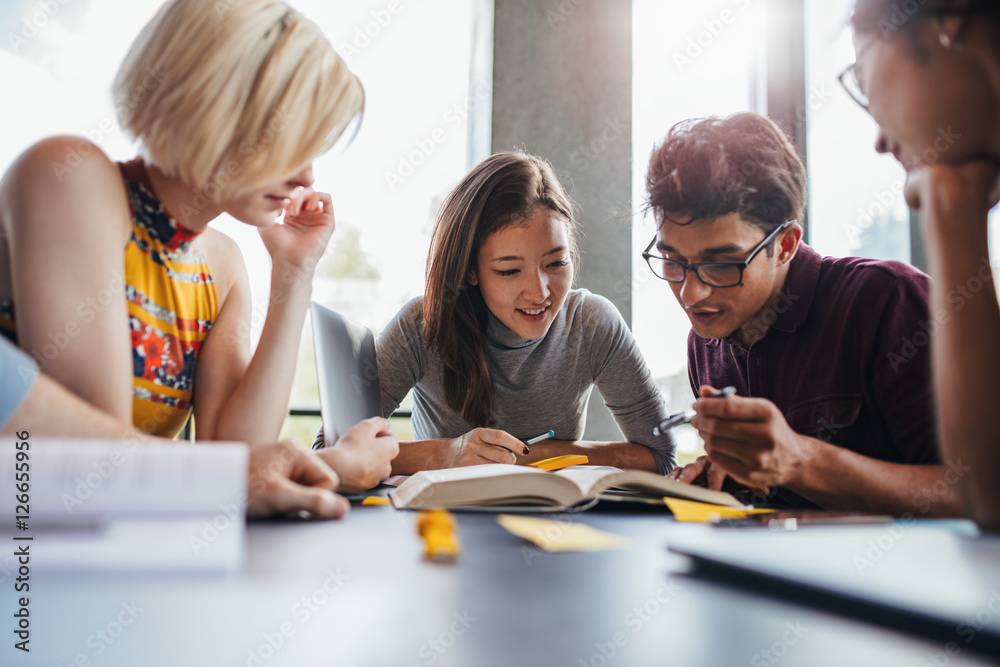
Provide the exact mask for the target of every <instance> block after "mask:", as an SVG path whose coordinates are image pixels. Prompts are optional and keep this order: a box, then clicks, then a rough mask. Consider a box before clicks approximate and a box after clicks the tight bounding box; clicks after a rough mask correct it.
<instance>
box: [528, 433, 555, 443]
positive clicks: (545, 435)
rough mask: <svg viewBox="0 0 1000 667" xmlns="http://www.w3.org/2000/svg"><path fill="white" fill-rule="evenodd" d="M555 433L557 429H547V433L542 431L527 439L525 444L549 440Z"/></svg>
mask: <svg viewBox="0 0 1000 667" xmlns="http://www.w3.org/2000/svg"><path fill="white" fill-rule="evenodd" d="M555 434H556V432H555V431H546V432H545V433H542V434H541V435H536V436H535V437H534V438H532V439H531V440H525V441H524V444H526V445H529V446H530V445H533V444H535V443H536V442H541V441H542V440H548V439H549V438H551V437H552V436H554V435H555Z"/></svg>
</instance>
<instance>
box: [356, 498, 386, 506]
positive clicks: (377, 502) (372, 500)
mask: <svg viewBox="0 0 1000 667" xmlns="http://www.w3.org/2000/svg"><path fill="white" fill-rule="evenodd" d="M361 504H362V505H391V504H392V501H390V500H389V499H388V498H381V497H379V496H368V497H367V498H365V499H364V500H362V501H361Z"/></svg>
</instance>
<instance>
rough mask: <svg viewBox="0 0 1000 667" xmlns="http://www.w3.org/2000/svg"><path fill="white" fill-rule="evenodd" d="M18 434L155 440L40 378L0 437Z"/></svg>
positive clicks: (44, 378)
mask: <svg viewBox="0 0 1000 667" xmlns="http://www.w3.org/2000/svg"><path fill="white" fill-rule="evenodd" d="M22 431H27V432H29V433H31V434H33V435H34V436H36V437H46V438H58V437H73V438H122V439H127V440H130V441H131V440H140V441H145V440H149V441H152V442H156V441H158V440H159V438H151V437H149V436H147V435H146V434H144V433H142V432H141V431H137V430H136V429H134V428H132V426H131V425H129V424H125V423H124V422H121V421H119V420H118V419H116V418H114V417H112V416H111V415H109V414H107V413H106V412H103V411H101V410H98V409H97V408H95V407H94V406H92V405H90V404H89V403H87V402H85V401H84V400H83V399H81V398H79V397H78V396H76V395H75V394H73V393H71V392H70V391H68V390H67V389H65V388H64V387H63V386H62V385H60V384H59V383H57V382H56V381H54V380H52V379H51V378H49V377H48V376H46V375H42V374H40V375H39V376H38V377H37V378H36V380H35V384H34V385H33V386H32V388H31V390H30V391H29V392H28V395H27V396H26V397H25V399H24V402H23V403H21V405H20V407H18V409H17V410H16V411H14V414H12V415H11V417H10V419H8V420H7V422H6V423H5V424H3V425H2V428H0V434H4V435H12V434H14V433H17V432H22Z"/></svg>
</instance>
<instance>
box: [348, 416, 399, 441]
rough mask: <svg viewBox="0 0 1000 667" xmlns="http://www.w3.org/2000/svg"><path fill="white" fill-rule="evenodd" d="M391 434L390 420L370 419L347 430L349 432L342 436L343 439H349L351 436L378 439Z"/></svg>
mask: <svg viewBox="0 0 1000 667" xmlns="http://www.w3.org/2000/svg"><path fill="white" fill-rule="evenodd" d="M388 433H389V420H388V419H386V418H385V417H369V418H368V419H362V420H361V421H359V422H358V423H357V424H355V425H354V426H352V427H351V428H349V429H347V432H346V433H344V435H342V436H341V438H348V437H350V436H352V435H353V436H355V437H362V438H376V437H378V436H380V435H385V434H388Z"/></svg>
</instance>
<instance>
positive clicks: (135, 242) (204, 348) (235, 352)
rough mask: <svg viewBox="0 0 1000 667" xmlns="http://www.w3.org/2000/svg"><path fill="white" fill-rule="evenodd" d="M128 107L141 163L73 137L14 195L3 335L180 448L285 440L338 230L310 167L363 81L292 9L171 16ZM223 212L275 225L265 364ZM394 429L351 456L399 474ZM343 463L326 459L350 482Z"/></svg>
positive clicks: (145, 35) (16, 171)
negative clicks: (188, 432)
mask: <svg viewBox="0 0 1000 667" xmlns="http://www.w3.org/2000/svg"><path fill="white" fill-rule="evenodd" d="M114 98H115V106H116V110H117V112H118V116H119V121H120V123H121V125H122V127H123V128H124V130H125V131H126V132H128V133H129V134H130V135H131V136H132V137H134V138H135V140H136V141H137V142H138V144H139V157H137V158H135V159H133V160H131V161H129V162H126V163H115V162H112V161H111V160H110V159H108V157H107V156H106V155H104V153H102V152H101V150H100V149H99V148H98V147H97V146H95V145H93V144H92V143H90V142H88V141H86V140H83V139H78V138H73V137H55V138H51V139H47V140H45V141H42V142H39V143H38V144H36V145H35V146H32V147H31V148H29V149H28V150H27V151H26V152H25V153H24V154H23V155H21V156H20V157H19V158H18V159H17V161H16V162H15V163H14V164H13V165H12V166H11V167H10V169H9V171H8V172H7V174H6V175H5V177H4V179H3V181H2V183H0V333H2V334H4V335H6V336H7V337H8V338H10V339H11V340H12V341H15V342H17V343H18V344H19V345H20V347H21V348H22V349H24V350H25V351H26V352H28V353H29V354H31V355H32V356H33V357H34V358H35V360H36V361H37V362H38V365H39V366H40V368H41V370H42V371H44V372H45V373H46V374H48V375H50V376H51V377H52V378H53V379H54V380H56V381H58V382H59V383H61V384H62V385H64V386H65V387H66V388H67V389H69V390H70V391H72V392H73V393H74V394H76V395H77V396H79V397H80V398H82V399H83V400H84V401H86V402H88V403H90V404H91V405H93V406H94V407H96V408H98V409H100V410H102V411H104V412H105V413H107V414H108V415H109V416H110V417H112V418H114V419H116V420H118V421H119V422H123V423H133V424H134V425H135V426H136V427H137V428H139V429H141V430H142V431H145V432H147V433H150V434H153V435H159V436H164V437H168V438H172V437H174V436H175V435H176V434H177V433H178V432H179V430H180V429H181V427H182V426H183V425H184V423H185V421H186V420H187V418H188V416H189V415H190V414H191V413H192V411H193V413H194V416H195V418H196V425H197V429H196V430H197V436H198V438H199V439H201V440H238V441H245V442H248V443H251V444H256V443H261V442H273V441H274V440H276V439H277V437H278V433H279V430H280V428H281V425H282V423H283V421H284V419H285V416H286V412H287V405H288V397H289V393H290V391H291V385H292V376H293V370H294V367H295V358H296V354H297V349H298V345H299V339H300V336H301V332H302V323H303V320H304V318H305V312H306V308H307V306H308V304H309V296H310V292H311V280H312V275H313V272H314V270H315V268H316V263H317V261H318V259H319V257H320V256H321V255H322V253H323V251H324V249H325V248H326V245H327V242H328V241H329V239H330V235H331V233H332V232H333V226H334V221H333V210H332V205H331V199H330V195H328V194H326V193H321V192H314V191H313V189H312V185H313V175H312V160H313V159H314V158H315V157H316V156H317V155H318V154H320V153H322V152H323V151H324V150H326V149H328V148H329V147H330V146H332V145H333V143H334V142H336V141H337V139H338V138H339V137H340V136H341V134H342V133H343V132H344V130H345V128H347V127H348V126H349V124H350V123H351V122H352V121H353V120H354V119H356V118H358V117H359V116H360V114H361V112H362V109H363V106H364V94H363V90H362V88H361V84H360V82H359V81H358V79H357V78H356V77H355V76H354V75H353V74H352V73H351V72H350V71H349V70H348V69H347V65H346V64H345V63H344V61H343V60H342V59H341V58H340V57H339V56H338V55H337V54H336V53H335V52H334V50H333V48H332V46H331V45H330V43H329V42H328V41H327V39H326V38H325V37H324V36H323V34H322V32H321V31H320V29H319V27H318V26H317V25H316V24H315V23H313V22H312V21H309V20H308V19H306V18H305V17H304V16H302V15H301V14H299V13H298V12H296V11H295V10H293V9H291V8H290V7H288V6H287V5H286V4H284V3H283V2H278V1H275V0H240V1H238V2H229V3H210V2H204V1H202V0H172V1H171V2H168V3H166V4H165V5H164V6H163V7H162V8H161V9H160V10H159V12H158V13H157V15H156V16H155V17H154V18H153V19H152V20H151V21H150V23H149V24H148V25H146V27H145V28H144V29H143V31H142V32H141V33H140V35H139V36H138V38H137V39H136V41H135V42H134V43H133V45H132V47H131V49H130V51H129V54H128V55H127V57H126V58H125V61H124V62H123V63H122V66H121V69H120V70H119V72H118V76H117V78H116V81H115V84H114ZM222 213H228V214H229V215H231V216H233V217H234V218H236V219H237V220H240V221H241V222H244V223H246V224H248V225H250V226H252V227H255V228H257V229H258V230H259V232H260V236H261V239H262V241H263V242H264V245H265V247H266V248H267V250H268V253H269V254H270V256H271V260H272V263H273V266H272V272H271V293H270V296H271V298H270V305H269V307H268V309H267V318H266V320H265V322H264V327H263V332H262V334H261V337H260V343H259V345H258V347H257V349H256V352H255V353H253V354H251V340H250V321H251V319H252V312H251V311H252V310H253V309H252V304H251V301H250V292H249V284H248V281H247V276H246V268H245V267H244V264H243V259H242V257H241V256H240V252H239V249H238V248H237V247H236V246H235V244H234V243H233V242H232V241H231V240H230V239H228V238H227V237H226V236H224V235H223V234H221V233H220V232H218V231H216V230H213V229H209V228H208V224H209V222H210V221H211V220H213V219H214V218H216V217H217V216H218V215H220V214H222ZM282 214H284V219H283V223H282V224H276V223H275V219H276V218H278V217H279V216H280V215H282ZM387 427H388V425H387V424H386V423H385V422H384V420H378V421H377V422H371V423H367V424H365V425H361V426H359V430H358V431H356V432H354V433H353V437H352V438H347V435H346V434H345V438H344V440H345V441H349V442H350V443H351V444H352V445H353V446H352V447H349V448H348V449H352V450H353V452H355V453H357V456H348V458H349V459H352V460H354V459H357V458H362V459H365V458H368V459H374V458H379V457H381V461H380V463H381V466H380V467H383V468H384V471H383V472H388V461H389V459H391V458H392V456H393V455H394V454H395V448H396V444H395V438H393V437H392V436H389V435H388V434H387V432H385V431H386V429H387ZM336 450H337V448H332V449H331V450H330V453H325V454H324V455H323V456H324V458H326V460H327V461H328V462H329V463H331V464H333V465H334V467H335V468H336V467H337V465H336V463H337V462H336V461H335V460H336V459H338V457H340V458H343V456H344V452H343V450H341V451H340V452H339V453H338V452H337V451H336ZM339 471H340V472H342V473H343V474H342V475H341V477H342V478H345V479H349V478H350V477H351V476H352V475H351V474H350V472H349V471H348V470H345V468H344V467H343V466H341V467H340V468H339ZM376 479H377V477H376Z"/></svg>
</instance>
